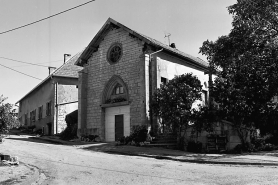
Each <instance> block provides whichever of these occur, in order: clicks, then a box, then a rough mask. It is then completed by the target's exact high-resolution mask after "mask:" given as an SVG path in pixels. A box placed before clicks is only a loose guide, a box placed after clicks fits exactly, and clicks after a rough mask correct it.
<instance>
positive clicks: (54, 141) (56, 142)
mask: <svg viewBox="0 0 278 185" xmlns="http://www.w3.org/2000/svg"><path fill="white" fill-rule="evenodd" d="M29 138H30V139H35V140H41V141H47V142H49V143H53V144H59V145H64V143H63V142H61V141H56V140H53V139H47V138H40V137H29Z"/></svg>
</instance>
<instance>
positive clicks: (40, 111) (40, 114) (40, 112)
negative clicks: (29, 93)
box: [39, 106, 43, 120]
mask: <svg viewBox="0 0 278 185" xmlns="http://www.w3.org/2000/svg"><path fill="white" fill-rule="evenodd" d="M42 107H43V106H40V107H39V120H40V119H42Z"/></svg>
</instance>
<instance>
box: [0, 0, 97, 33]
mask: <svg viewBox="0 0 278 185" xmlns="http://www.w3.org/2000/svg"><path fill="white" fill-rule="evenodd" d="M93 1H95V0H91V1H88V2H86V3H83V4H80V5H78V6H75V7H73V8H70V9H67V10H64V11H62V12H59V13H56V14H54V15H51V16H48V17H45V18H43V19H39V20H37V21H34V22H31V23H29V24H25V25H22V26H19V27H16V28H13V29H10V30H7V31H3V32H0V35H2V34H4V33H8V32H11V31H14V30H18V29H20V28H24V27H27V26H30V25H32V24H36V23H38V22H41V21H44V20H47V19H50V18H51V17H55V16H57V15H60V14H63V13H65V12H68V11H70V10H73V9H76V8H79V7H81V6H84V5H86V4H88V3H91V2H93Z"/></svg>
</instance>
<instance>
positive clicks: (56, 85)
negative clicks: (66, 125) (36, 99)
mask: <svg viewBox="0 0 278 185" xmlns="http://www.w3.org/2000/svg"><path fill="white" fill-rule="evenodd" d="M55 107H56V110H55V111H56V125H55V127H56V134H57V133H58V118H59V116H58V112H59V109H58V108H59V107H58V82H56V84H55Z"/></svg>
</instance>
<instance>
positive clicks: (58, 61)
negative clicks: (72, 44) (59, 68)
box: [11, 60, 63, 67]
mask: <svg viewBox="0 0 278 185" xmlns="http://www.w3.org/2000/svg"><path fill="white" fill-rule="evenodd" d="M61 61H63V60H54V61H50V62H40V63H36V64H47V63H55V62H61ZM26 66H29V65H20V66H11V67H26Z"/></svg>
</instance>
